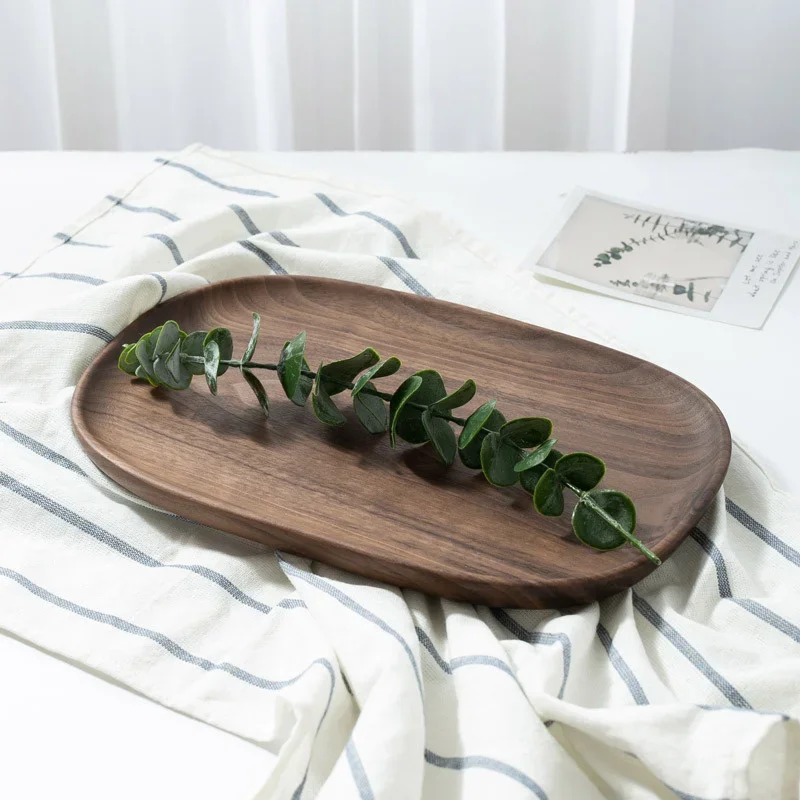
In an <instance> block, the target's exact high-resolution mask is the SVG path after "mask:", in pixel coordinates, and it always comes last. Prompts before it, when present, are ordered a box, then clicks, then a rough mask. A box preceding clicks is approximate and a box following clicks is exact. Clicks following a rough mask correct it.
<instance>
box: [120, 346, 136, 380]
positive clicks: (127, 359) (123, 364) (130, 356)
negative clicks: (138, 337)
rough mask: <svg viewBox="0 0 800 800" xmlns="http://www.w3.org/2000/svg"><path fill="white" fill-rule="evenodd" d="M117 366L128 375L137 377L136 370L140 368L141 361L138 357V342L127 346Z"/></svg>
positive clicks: (123, 349)
mask: <svg viewBox="0 0 800 800" xmlns="http://www.w3.org/2000/svg"><path fill="white" fill-rule="evenodd" d="M117 366H118V367H119V368H120V369H121V370H122V371H123V372H127V373H128V375H135V374H136V368H137V367H138V366H139V359H138V358H137V357H136V342H134V343H133V344H126V345H125V347H123V348H122V352H121V353H120V354H119V358H118V359H117Z"/></svg>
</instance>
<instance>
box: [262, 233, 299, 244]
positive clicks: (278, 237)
mask: <svg viewBox="0 0 800 800" xmlns="http://www.w3.org/2000/svg"><path fill="white" fill-rule="evenodd" d="M269 235H270V236H271V237H272V238H273V239H274V240H275V241H276V242H277V243H278V244H283V245H286V247H299V245H297V244H295V243H294V242H293V241H292V240H291V239H290V238H289V237H288V236H287V235H286V234H285V233H282V232H281V231H270V232H269Z"/></svg>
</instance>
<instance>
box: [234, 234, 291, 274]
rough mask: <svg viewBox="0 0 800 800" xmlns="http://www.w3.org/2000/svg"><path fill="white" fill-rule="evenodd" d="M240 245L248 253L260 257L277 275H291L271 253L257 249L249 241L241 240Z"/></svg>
mask: <svg viewBox="0 0 800 800" xmlns="http://www.w3.org/2000/svg"><path fill="white" fill-rule="evenodd" d="M239 244H240V245H241V246H242V247H244V249H245V250H247V251H248V252H250V253H252V254H253V255H255V256H258V257H259V258H260V259H261V260H262V261H263V262H264V263H265V264H266V265H267V266H268V267H269V268H270V269H271V270H272V271H273V272H274V273H275V274H276V275H288V274H289V273H288V272H287V271H286V270H285V269H284V268H283V267H282V266H281V265H280V264H279V263H278V262H277V261H276V260H275V259H274V258H273V257H272V256H271V255H270V254H269V253H267V252H266V251H264V250H262V249H261V248H260V247H256V245H254V244H253V243H252V242H249V241H247V239H241V240H240V241H239Z"/></svg>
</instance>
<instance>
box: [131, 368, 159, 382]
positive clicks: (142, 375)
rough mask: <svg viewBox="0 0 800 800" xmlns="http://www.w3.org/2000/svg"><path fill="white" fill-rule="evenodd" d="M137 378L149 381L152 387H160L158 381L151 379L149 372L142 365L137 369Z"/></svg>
mask: <svg viewBox="0 0 800 800" xmlns="http://www.w3.org/2000/svg"><path fill="white" fill-rule="evenodd" d="M136 377H137V378H141V379H142V380H144V381H147V382H148V383H149V384H150V385H151V386H158V381H156V379H155V378H151V377H150V375H148V374H147V370H146V369H145V368H144V367H143V366H142V365H141V364H139V366H138V367H136Z"/></svg>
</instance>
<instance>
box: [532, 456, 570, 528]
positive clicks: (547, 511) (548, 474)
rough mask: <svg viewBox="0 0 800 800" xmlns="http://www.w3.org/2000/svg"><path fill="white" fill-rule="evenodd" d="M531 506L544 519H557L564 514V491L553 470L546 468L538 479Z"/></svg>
mask: <svg viewBox="0 0 800 800" xmlns="http://www.w3.org/2000/svg"><path fill="white" fill-rule="evenodd" d="M533 505H534V506H535V507H536V510H537V511H538V512H539V513H540V514H543V515H544V516H545V517H559V516H561V514H563V513H564V489H563V487H562V486H561V482H560V481H559V480H558V475H556V471H555V470H554V469H552V468H548V469H547V470H546V471H545V473H544V475H542V477H541V478H539V482H538V483H537V484H536V489H535V491H534V493H533Z"/></svg>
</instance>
